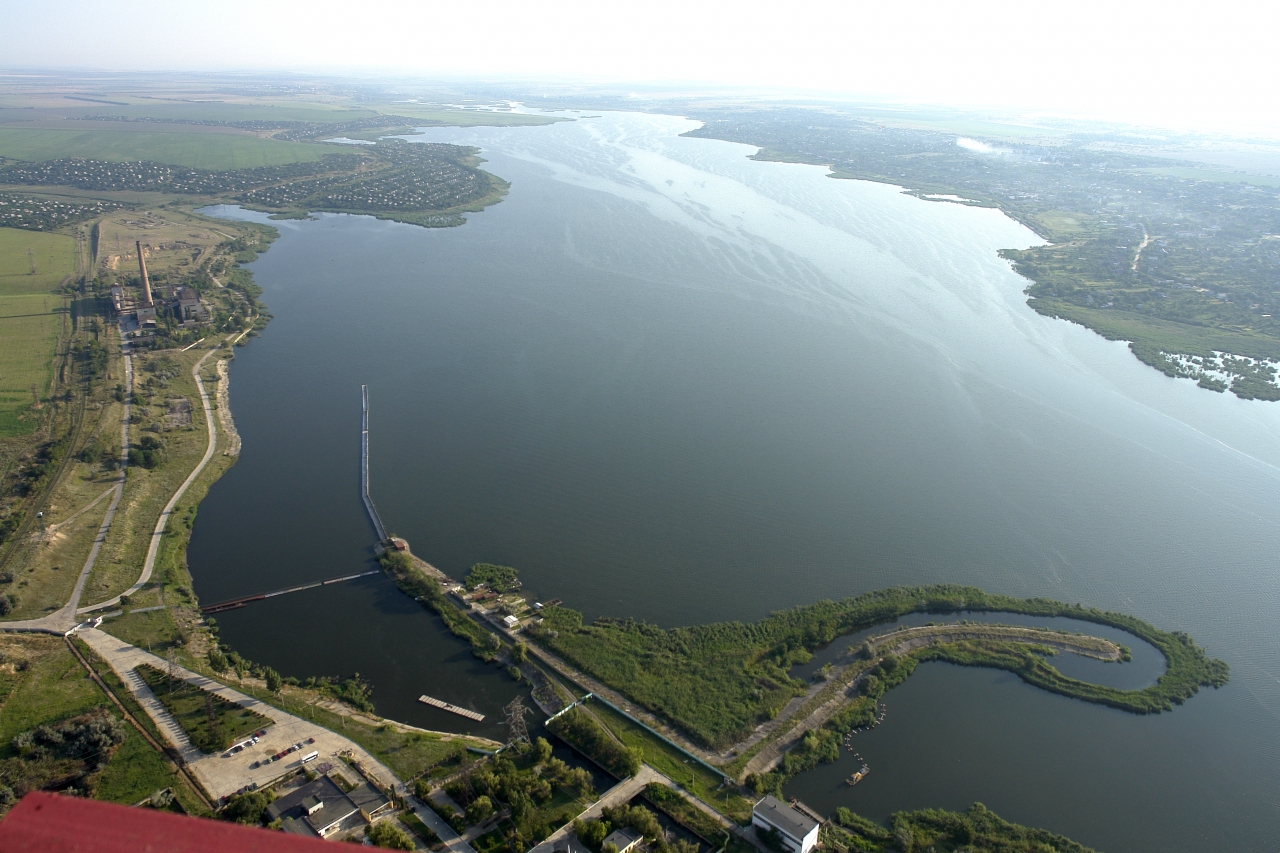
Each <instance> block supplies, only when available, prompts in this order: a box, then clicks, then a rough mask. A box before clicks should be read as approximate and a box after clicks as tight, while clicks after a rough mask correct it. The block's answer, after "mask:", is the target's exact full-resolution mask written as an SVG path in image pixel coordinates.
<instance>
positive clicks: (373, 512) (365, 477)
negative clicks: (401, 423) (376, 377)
mask: <svg viewBox="0 0 1280 853" xmlns="http://www.w3.org/2000/svg"><path fill="white" fill-rule="evenodd" d="M360 396H361V397H362V398H363V401H364V418H363V421H362V423H361V426H360V490H361V493H362V494H363V496H364V508H365V509H367V510H369V519H370V520H371V521H372V522H373V529H374V530H376V531H377V533H378V541H379V542H385V541H387V530H386V528H384V527H383V526H382V519H381V518H379V517H378V508H377V507H375V506H374V505H373V496H372V495H371V494H369V386H368V385H361V386H360Z"/></svg>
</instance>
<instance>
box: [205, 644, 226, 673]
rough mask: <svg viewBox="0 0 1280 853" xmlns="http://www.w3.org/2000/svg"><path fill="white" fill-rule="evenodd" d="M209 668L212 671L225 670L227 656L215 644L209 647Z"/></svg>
mask: <svg viewBox="0 0 1280 853" xmlns="http://www.w3.org/2000/svg"><path fill="white" fill-rule="evenodd" d="M209 668H210V669H212V670H213V671H214V672H226V671H227V656H226V655H224V654H223V653H222V649H220V648H218V647H217V646H214V647H213V648H211V649H209Z"/></svg>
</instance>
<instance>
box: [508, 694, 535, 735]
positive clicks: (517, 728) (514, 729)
mask: <svg viewBox="0 0 1280 853" xmlns="http://www.w3.org/2000/svg"><path fill="white" fill-rule="evenodd" d="M503 710H504V711H506V712H507V745H508V746H514V745H515V744H517V743H519V742H520V741H524V742H525V743H528V742H529V728H528V727H527V726H526V725H525V722H524V715H525V714H527V713H529V709H528V708H526V707H525V706H524V699H523V698H522V697H520V696H517V697H516V698H514V699H512V700H511V704H509V705H507V707H506V708H504V709H503Z"/></svg>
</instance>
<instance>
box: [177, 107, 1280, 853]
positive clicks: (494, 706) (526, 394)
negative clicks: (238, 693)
mask: <svg viewBox="0 0 1280 853" xmlns="http://www.w3.org/2000/svg"><path fill="white" fill-rule="evenodd" d="M694 126H696V125H695V124H694V123H693V122H690V121H688V120H685V119H682V118H676V117H670V116H653V115H638V114H619V113H613V114H603V115H597V116H592V117H586V116H583V117H580V118H579V119H578V120H576V121H567V122H563V123H558V124H554V125H550V126H545V127H527V128H505V129H503V128H467V129H457V128H438V129H431V130H429V131H428V132H427V133H426V134H425V135H422V136H417V137H414V138H415V139H416V140H420V141H444V142H457V143H463V144H469V145H476V146H478V147H480V148H481V149H483V153H484V156H485V157H486V158H487V160H488V163H487V165H486V166H485V168H487V169H489V170H490V171H492V172H494V173H495V174H497V175H500V176H501V177H503V178H504V179H506V180H508V181H510V182H511V192H510V195H509V196H508V197H507V198H506V199H505V200H504V201H503V202H502V203H500V204H498V205H496V206H494V207H491V208H489V209H487V210H485V211H484V212H482V213H479V214H474V215H471V216H470V221H469V222H468V223H467V224H466V225H464V226H462V227H459V228H447V229H434V230H433V229H424V228H418V227H413V226H408V225H400V224H394V223H388V222H381V221H378V220H375V219H371V218H368V217H351V216H329V215H325V216H320V217H318V218H317V219H315V220H312V221H286V222H278V223H275V225H276V226H277V227H278V228H279V229H280V232H281V235H282V236H281V238H280V240H278V241H277V242H276V243H275V244H274V245H273V246H272V247H271V250H270V251H269V252H268V253H267V254H265V255H263V256H262V257H261V258H260V259H259V260H258V261H257V262H256V263H254V264H253V266H252V269H253V272H254V274H255V276H256V278H257V281H258V282H259V283H260V284H261V285H262V286H263V287H264V288H265V295H264V296H263V299H264V301H265V302H266V304H267V305H268V306H269V308H270V309H271V311H272V312H273V313H274V315H275V319H274V320H272V321H271V323H270V325H269V326H268V327H267V329H266V331H265V332H264V333H263V335H262V336H261V337H260V338H254V339H251V340H250V342H249V344H248V345H247V346H246V347H244V348H242V349H240V350H237V358H236V361H235V365H234V368H233V370H232V371H231V400H232V407H233V410H234V414H235V418H236V422H237V424H238V425H239V428H240V431H241V433H242V435H243V438H244V450H243V454H242V456H241V458H240V460H239V462H238V463H237V464H236V465H235V466H234V467H233V468H232V469H231V470H230V472H229V473H228V474H227V475H226V476H225V477H224V478H223V479H222V480H221V481H219V482H218V483H217V484H216V485H215V486H214V488H213V490H212V491H211V492H210V494H209V496H208V498H207V499H206V501H205V502H204V504H203V505H202V506H201V509H200V514H199V519H198V521H197V523H196V527H195V533H194V536H193V539H192V544H191V551H190V565H191V569H192V572H193V574H194V576H195V581H196V589H197V591H198V593H199V595H200V597H201V599H202V600H204V601H206V602H212V601H217V600H221V599H226V598H232V597H235V596H239V595H245V594H249V593H254V592H261V591H265V590H270V589H275V588H280V587H285V586H289V585H292V584H295V583H299V582H303V581H307V580H312V579H320V578H325V577H331V576H335V575H340V574H347V573H352V572H355V571H359V570H364V569H367V568H369V567H371V566H372V565H373V563H372V551H371V545H372V541H373V533H372V528H371V526H370V524H369V521H368V520H367V518H366V516H365V514H364V510H363V508H362V505H361V502H360V497H359V447H360V433H359V429H360V385H361V383H366V384H368V386H369V389H370V398H371V404H372V423H371V435H372V448H373V450H372V484H373V494H374V497H375V499H376V501H377V503H378V506H379V508H380V510H381V512H382V517H383V519H384V521H385V522H386V524H387V526H388V528H389V529H391V530H392V531H394V532H396V533H398V534H400V535H402V536H405V537H406V538H407V539H408V540H409V541H410V543H411V544H412V547H413V549H414V551H415V552H416V553H418V554H419V555H421V556H423V557H425V558H426V559H428V560H430V561H431V562H433V563H434V564H435V565H437V566H439V567H441V568H442V569H444V570H446V571H448V572H450V573H452V574H454V576H456V577H461V576H462V575H464V574H465V572H466V569H467V567H468V566H470V565H471V564H473V563H475V562H478V561H489V562H496V563H502V564H507V565H513V566H516V567H518V568H519V569H520V572H521V576H522V577H523V578H524V580H525V584H526V588H527V589H529V590H530V591H532V592H533V593H535V594H536V595H537V596H538V597H540V598H542V599H544V600H545V599H547V598H551V597H559V598H562V599H564V601H565V603H566V604H567V605H570V606H572V607H575V608H578V609H580V610H582V611H584V612H585V613H586V614H587V615H588V616H589V617H591V616H596V615H612V616H629V617H635V618H637V619H645V620H649V621H651V622H655V623H658V624H661V625H664V626H675V625H683V624H691V623H699V622H707V621H712V620H725V619H741V620H753V619H758V618H760V617H762V616H764V615H765V614H767V613H769V612H770V611H772V610H775V609H778V608H782V607H788V606H792V605H797V604H805V603H808V602H812V601H815V600H817V599H821V598H828V597H839V596H847V595H853V594H856V593H860V592H863V591H867V590H872V589H876V588H880V587H884V586H890V585H894V584H916V583H935V582H957V583H966V584H974V585H977V586H981V587H983V588H985V589H987V590H990V591H993V592H1002V593H1009V594H1012V595H1018V596H1031V595H1044V596H1051V597H1053V598H1057V599H1062V600H1066V601H1073V602H1074V601H1079V602H1084V603H1086V604H1089V605H1096V606H1099V607H1103V608H1108V609H1114V610H1120V611H1124V612H1128V613H1133V614H1136V615H1138V616H1141V617H1142V618H1144V619H1148V620H1150V621H1151V622H1154V623H1155V624H1157V625H1159V626H1161V627H1164V628H1167V629H1179V630H1185V631H1188V632H1189V633H1191V634H1192V635H1193V636H1194V637H1195V638H1196V639H1197V640H1198V641H1199V642H1200V643H1202V644H1204V645H1205V646H1206V647H1207V648H1208V649H1209V651H1210V652H1211V653H1212V654H1213V655H1215V656H1218V657H1221V658H1224V659H1225V660H1227V661H1228V662H1229V663H1230V664H1231V668H1232V680H1231V683H1230V684H1229V685H1228V686H1227V687H1225V688H1224V689H1221V690H1217V691H1214V690H1208V691H1203V692H1201V693H1200V694H1199V695H1197V696H1196V697H1195V698H1194V699H1192V700H1190V701H1189V702H1188V703H1186V704H1185V705H1184V706H1182V707H1179V708H1177V709H1176V710H1175V711H1174V712H1173V713H1171V714H1162V715H1158V716H1151V717H1139V716H1134V715H1130V714H1125V713H1122V712H1119V711H1115V710H1110V709H1107V708H1102V707H1099V706H1095V705H1089V704H1085V703H1083V702H1079V701H1074V700H1070V699H1065V698H1062V697H1059V696H1054V695H1050V694H1048V693H1044V692H1042V691H1039V690H1036V689H1034V688H1031V687H1028V686H1026V685H1024V684H1022V683H1021V682H1020V681H1018V680H1017V679H1016V678H1014V677H1012V676H1010V675H1008V674H1006V673H1002V672H996V671H991V670H982V669H963V668H958V667H953V666H949V665H945V664H929V665H925V666H924V667H922V668H921V669H920V670H919V671H918V672H917V674H916V675H915V676H913V677H912V678H911V679H910V680H909V681H908V682H907V683H906V684H905V685H903V686H902V687H899V688H897V689H895V690H894V691H892V692H891V693H890V694H889V695H888V696H887V706H888V717H887V720H886V722H885V724H884V725H882V726H880V727H878V728H876V729H874V730H873V731H871V732H869V733H864V734H861V735H858V736H857V737H856V738H855V740H854V744H855V748H856V749H857V750H858V751H859V752H861V754H862V755H863V756H864V757H865V758H866V759H867V760H868V761H869V763H870V764H871V765H872V773H871V775H870V776H869V777H868V779H867V781H865V782H864V783H863V784H861V785H859V786H858V787H856V788H848V787H846V786H844V785H843V779H844V777H845V776H846V775H848V773H849V772H851V770H852V769H854V768H853V767H851V763H852V757H851V756H846V757H845V758H844V759H842V761H841V762H840V763H839V764H837V765H835V766H830V767H824V768H820V769H819V770H816V771H813V772H811V773H808V774H805V775H803V776H801V777H800V778H798V779H796V780H794V781H793V783H792V784H791V785H790V786H789V788H788V792H789V793H791V794H794V795H797V796H800V797H801V798H802V799H804V800H805V801H806V802H809V803H810V804H811V805H813V806H815V807H817V808H819V809H822V810H823V811H831V810H834V809H835V807H837V806H839V805H847V806H849V807H850V808H852V809H854V810H855V811H859V812H861V813H863V814H866V815H868V816H869V817H873V818H876V819H883V818H885V817H886V816H887V815H888V814H889V813H890V812H892V811H895V810H900V809H910V808H924V807H945V808H955V809H962V808H965V807H966V806H967V805H968V804H969V803H970V802H972V801H975V800H978V801H982V802H984V803H985V804H986V805H987V806H988V807H990V808H992V809H994V810H996V811H997V812H999V813H1000V814H1001V815H1003V816H1004V817H1006V818H1008V819H1010V820H1014V821H1018V822H1021V823H1027V824H1031V825H1035V826H1042V827H1045V828H1048V829H1052V830H1054V831H1057V832H1061V833H1064V834H1066V835H1069V836H1071V837H1073V838H1075V839H1076V840H1078V841H1080V842H1083V843H1085V844H1088V845H1090V846H1094V847H1097V848H1099V849H1102V850H1107V851H1112V853H1115V851H1203V850H1224V851H1225V850H1239V851H1255V850H1256V851H1264V850H1266V851H1274V850H1275V849H1276V840H1275V839H1276V838H1277V836H1278V834H1280V760H1278V759H1280V738H1278V737H1277V735H1278V734H1280V725H1278V719H1277V714H1278V713H1280V678H1278V676H1280V631H1278V630H1277V628H1278V627H1280V620H1278V619H1277V611H1276V604H1277V595H1276V593H1277V582H1276V581H1277V559H1278V558H1280V404H1269V403H1260V402H1244V401H1241V400H1239V399H1237V398H1235V397H1232V396H1230V395H1220V394H1214V393H1211V392H1208V391H1204V390H1201V389H1198V388H1196V387H1194V386H1193V385H1192V384H1191V383H1190V382H1188V381H1180V380H1173V379H1169V378H1167V377H1165V376H1163V375H1161V374H1159V373H1157V372H1156V371H1154V370H1152V369H1150V368H1148V367H1145V366H1143V365H1142V364H1140V363H1139V362H1138V361H1137V360H1136V359H1135V358H1134V357H1133V356H1132V355H1130V354H1129V352H1128V350H1127V349H1126V347H1125V345H1124V344H1123V343H1114V342H1108V341H1105V340H1103V339H1101V338H1099V337H1097V336H1096V335H1094V334H1093V333H1091V332H1089V331H1087V330H1085V329H1083V328H1081V327H1079V326H1074V325H1071V324H1069V323H1065V322H1062V321H1056V320H1050V319H1046V318H1044V317H1041V316H1039V315H1037V314H1035V313H1034V312H1033V311H1031V310H1030V309H1029V308H1027V306H1026V302H1025V297H1024V296H1023V295H1022V290H1023V288H1024V286H1025V284H1026V282H1025V281H1024V280H1022V279H1021V278H1019V277H1018V276H1017V275H1015V274H1014V273H1013V272H1012V271H1011V270H1010V268H1009V265H1008V264H1007V263H1006V262H1005V261H1003V260H1001V259H1000V258H999V257H998V256H997V254H996V252H997V250H998V249H1000V248H1003V247H1013V248H1018V247H1026V246H1029V245H1032V244H1034V243H1036V242H1037V237H1036V236H1035V235H1034V234H1032V233H1031V232H1029V231H1027V230H1026V229H1025V228H1023V227H1022V226H1020V225H1018V224H1016V223H1014V222H1012V221H1011V220H1009V219H1007V218H1006V217H1004V216H1003V215H1002V214H1000V213H999V212H997V211H994V210H987V209H978V208H970V207H965V206H961V205H957V204H951V203H943V202H928V201H922V200H919V199H915V198H912V197H909V196H906V195H903V194H901V193H900V192H899V191H898V190H897V189H896V188H894V187H890V186H885V185H881V184H873V183H861V182H854V181H842V180H833V179H830V178H828V177H826V176H825V175H826V170H825V169H822V168H819V167H814V166H803V165H792V164H780V163H764V162H756V161H753V160H750V159H748V155H750V154H751V153H752V151H753V149H751V148H749V147H746V146H742V145H735V144H729V143H725V142H719V141H714V140H705V139H693V138H682V137H680V136H679V134H680V133H682V132H684V131H686V130H689V129H691V128H692V127H694ZM217 212H219V213H220V214H221V215H226V216H237V217H245V218H254V219H257V220H259V221H265V220H263V218H262V217H261V216H259V215H257V214H246V213H243V212H240V211H237V210H234V209H230V208H223V209H220V210H219V211H217ZM220 622H221V624H222V626H223V636H224V638H225V639H226V640H227V641H228V642H230V643H231V644H232V645H233V647H235V648H236V649H237V650H239V651H240V652H241V653H242V654H244V655H246V656H247V657H249V658H251V659H253V660H257V661H261V662H263V663H267V664H270V665H272V666H275V667H276V668H278V669H279V670H281V671H282V672H284V673H285V674H292V675H298V676H306V675H311V674H333V675H338V674H350V673H352V672H359V673H361V674H362V675H363V676H365V677H367V678H369V679H370V680H371V681H372V682H373V684H374V687H375V690H374V697H375V699H376V701H377V704H378V709H379V711H380V712H381V713H382V714H384V715H386V716H390V717H393V718H397V719H403V720H405V721H407V722H412V723H415V724H418V725H424V726H427V727H430V728H436V729H444V728H449V729H453V730H471V731H474V732H476V733H487V734H490V735H496V736H499V737H500V736H501V732H502V729H501V727H500V726H499V725H498V720H499V719H500V717H501V706H502V705H503V704H504V703H505V702H506V701H508V700H509V699H510V698H511V697H512V696H514V695H515V694H516V693H517V692H518V690H519V688H518V687H517V686H516V685H515V684H514V683H513V682H511V681H510V680H508V679H507V678H506V676H505V675H503V674H502V673H500V672H499V671H497V670H495V669H493V668H490V667H485V666H482V665H480V664H478V663H477V662H475V661H474V660H473V659H472V658H471V656H470V655H469V654H468V652H467V649H466V647H465V646H463V645H462V644H461V643H459V642H458V641H456V640H455V639H454V638H453V637H451V636H450V635H448V634H447V633H445V632H444V630H443V628H442V626H441V625H440V623H439V620H438V619H437V618H436V617H435V616H434V614H431V613H429V612H427V611H424V610H422V609H421V608H420V607H419V606H418V605H417V604H416V603H414V602H412V601H410V600H409V599H408V598H407V597H405V596H403V595H401V594H400V593H399V592H397V591H396V589H395V588H394V586H392V585H391V584H390V583H389V582H388V581H386V580H385V579H383V578H380V577H379V578H370V579H367V580H364V581H358V582H354V583H347V584H341V585H334V586H330V587H326V588H324V589H322V590H317V591H313V592H307V593H300V594H296V595H291V596H284V597H281V598H279V599H275V600H274V601H269V602H266V603H259V604H254V605H251V606H249V607H246V608H244V609H242V610H239V611H233V612H229V613H226V614H224V615H223V616H222V617H220ZM1135 665H1136V664H1135ZM422 693H429V694H431V695H434V696H438V697H440V698H442V699H447V700H449V701H452V702H456V703H457V704H460V705H469V706H471V707H474V708H476V709H478V710H480V711H481V712H483V713H485V714H487V715H489V716H488V718H487V719H486V720H485V721H484V723H481V724H471V723H469V722H468V721H466V720H463V719H462V718H459V717H455V716H451V715H449V714H447V713H445V712H441V711H437V710H434V709H431V708H428V707H426V706H424V705H421V704H419V703H417V702H416V698H417V697H418V696H419V695H420V694H422Z"/></svg>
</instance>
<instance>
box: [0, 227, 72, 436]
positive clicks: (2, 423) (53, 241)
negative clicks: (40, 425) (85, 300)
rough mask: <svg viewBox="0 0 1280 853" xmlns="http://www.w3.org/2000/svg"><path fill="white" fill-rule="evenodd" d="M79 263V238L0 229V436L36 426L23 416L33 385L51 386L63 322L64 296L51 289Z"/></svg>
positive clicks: (42, 391)
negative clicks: (77, 254) (61, 312)
mask: <svg viewBox="0 0 1280 853" xmlns="http://www.w3.org/2000/svg"><path fill="white" fill-rule="evenodd" d="M75 267H76V241H75V238H73V237H68V236H65V235H62V234H40V233H37V232H32V231H19V230H17V229H14V228H0V337H2V338H3V339H4V342H5V345H4V346H3V347H0V436H14V435H23V434H25V433H27V432H30V431H31V430H32V429H34V428H35V426H36V423H37V421H36V420H35V419H30V420H27V419H24V418H23V415H24V414H25V413H26V412H27V410H28V409H29V408H30V406H31V403H32V392H31V388H32V386H33V385H34V386H35V387H36V391H37V393H38V394H39V395H40V396H44V394H45V393H46V392H47V391H48V389H49V382H50V380H51V378H52V373H53V356H54V351H55V349H56V348H57V344H58V332H59V330H60V329H61V327H62V316H61V315H60V314H58V313H57V309H58V308H60V307H61V305H62V299H61V298H60V297H58V296H56V295H54V294H53V293H51V292H50V291H52V290H53V289H54V288H56V287H57V286H58V285H59V284H60V283H61V282H62V280H63V279H64V278H66V277H67V276H68V275H70V274H71V273H73V272H75ZM32 269H34V270H35V272H34V273H33V272H32Z"/></svg>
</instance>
